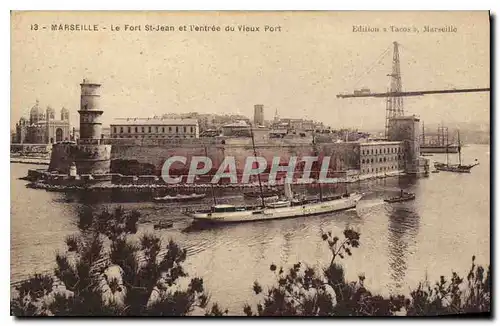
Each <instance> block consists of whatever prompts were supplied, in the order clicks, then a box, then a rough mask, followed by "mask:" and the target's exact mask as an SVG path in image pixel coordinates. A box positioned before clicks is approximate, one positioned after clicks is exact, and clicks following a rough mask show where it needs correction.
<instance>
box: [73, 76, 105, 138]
mask: <svg viewBox="0 0 500 326" xmlns="http://www.w3.org/2000/svg"><path fill="white" fill-rule="evenodd" d="M80 86H81V95H80V110H79V111H78V113H79V114H80V143H81V144H85V143H87V144H96V143H99V140H100V139H101V138H102V122H101V116H102V114H103V111H102V109H101V94H100V88H101V85H100V84H97V83H93V82H90V81H89V80H87V79H84V80H83V82H82V83H81V84H80Z"/></svg>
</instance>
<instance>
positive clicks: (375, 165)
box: [359, 141, 405, 175]
mask: <svg viewBox="0 0 500 326" xmlns="http://www.w3.org/2000/svg"><path fill="white" fill-rule="evenodd" d="M359 147H360V151H359V160H360V170H359V172H360V174H361V175H363V174H372V173H373V174H375V173H389V172H396V171H400V170H404V169H405V150H404V144H403V142H400V141H383V142H380V141H377V142H365V143H360V145H359Z"/></svg>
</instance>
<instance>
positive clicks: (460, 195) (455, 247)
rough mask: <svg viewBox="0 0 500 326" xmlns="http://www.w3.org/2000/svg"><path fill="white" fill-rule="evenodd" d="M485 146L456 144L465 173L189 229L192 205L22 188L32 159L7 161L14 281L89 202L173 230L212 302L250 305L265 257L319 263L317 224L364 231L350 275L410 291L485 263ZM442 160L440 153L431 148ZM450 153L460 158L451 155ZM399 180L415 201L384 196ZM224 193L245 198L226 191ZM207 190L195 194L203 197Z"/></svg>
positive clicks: (41, 261)
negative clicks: (315, 210)
mask: <svg viewBox="0 0 500 326" xmlns="http://www.w3.org/2000/svg"><path fill="white" fill-rule="evenodd" d="M489 150H490V147H489V146H488V145H469V146H467V147H464V148H463V157H464V161H465V163H472V162H473V161H474V159H478V161H479V162H480V165H478V166H476V167H474V168H473V169H472V170H471V173H470V174H467V173H464V174H455V173H450V172H441V173H437V174H433V173H431V174H430V175H429V177H427V178H421V179H413V178H408V177H393V178H386V179H377V180H372V181H364V182H361V183H359V184H353V185H350V186H349V187H350V188H352V189H351V190H360V191H362V192H364V193H366V195H365V196H364V197H363V199H362V200H361V201H360V202H359V204H358V207H357V209H352V210H348V211H344V212H338V213H334V214H327V215H321V216H313V217H302V218H293V219H286V220H274V221H262V222H254V223H245V224H234V225H225V226H219V227H212V228H205V229H200V228H196V229H195V228H191V227H190V225H191V220H190V219H189V218H188V217H186V216H185V215H183V214H182V213H181V208H186V207H189V204H184V203H182V204H178V203H177V204H169V203H153V202H118V201H117V202H106V201H104V202H99V201H97V202H96V201H91V202H90V201H89V202H87V201H86V200H84V199H82V198H79V197H75V196H74V195H67V194H64V193H53V192H46V191H44V190H36V189H29V188H26V183H27V182H26V181H23V180H19V178H20V177H23V176H25V175H26V174H27V170H28V169H30V168H40V167H39V166H35V165H33V166H30V165H27V164H16V163H13V164H11V282H13V281H18V280H22V279H24V278H27V277H28V276H29V275H32V274H34V273H36V272H50V271H52V270H53V268H54V266H55V254H56V253H57V252H61V251H64V250H65V243H64V239H65V237H66V236H67V235H70V234H74V233H76V232H78V228H77V221H78V216H79V213H80V212H82V210H83V209H84V208H91V209H93V210H94V211H95V212H96V213H97V212H100V211H102V210H103V209H104V208H113V207H116V206H122V207H124V208H125V209H136V210H138V211H139V212H141V214H142V215H141V219H140V225H139V232H140V233H145V232H149V233H155V234H157V235H159V236H160V237H161V238H162V239H164V240H165V241H167V240H169V239H173V240H175V241H176V242H178V243H179V244H180V245H181V246H183V247H184V248H186V249H187V250H188V258H187V260H186V263H185V267H186V269H187V271H188V273H189V274H190V276H199V277H203V279H204V284H205V287H206V289H207V290H208V291H209V293H210V295H211V301H212V302H218V303H219V304H220V305H221V306H223V307H225V308H228V309H229V312H230V313H231V314H242V313H243V310H242V309H243V305H244V304H245V303H250V304H254V303H255V302H256V301H255V300H256V297H255V296H254V294H253V291H252V285H253V282H254V281H255V280H259V282H260V283H261V284H263V285H264V288H266V286H269V285H271V284H273V283H274V281H275V277H274V275H273V273H272V272H270V270H269V265H270V264H276V265H278V266H283V267H285V268H288V267H291V266H292V265H293V264H294V263H296V262H299V261H300V262H303V263H305V264H307V265H309V266H316V267H321V266H324V265H325V264H327V263H328V262H329V261H330V258H331V256H330V253H329V251H328V248H327V246H326V244H325V243H324V242H323V241H322V240H321V234H322V232H328V231H331V232H332V233H333V234H335V235H338V236H339V237H342V231H343V229H344V228H345V227H347V226H349V227H353V228H354V229H356V230H357V231H359V232H360V233H361V241H360V242H361V245H360V247H359V248H356V249H354V250H353V255H352V256H351V257H347V258H346V259H344V260H343V261H342V263H343V264H344V266H345V269H346V273H347V278H348V279H350V280H353V281H354V280H356V279H357V276H358V275H359V274H364V275H365V277H366V280H365V284H366V285H367V287H368V288H369V289H370V290H372V292H377V293H381V294H384V295H387V294H390V293H402V294H408V293H409V291H410V290H411V289H412V288H415V286H416V285H417V284H418V282H419V281H422V280H424V279H425V278H427V279H429V280H431V281H435V280H437V279H438V278H439V276H440V275H445V276H451V272H452V271H455V272H458V273H459V274H461V275H462V276H465V275H466V273H467V272H468V268H470V264H471V257H472V256H473V255H475V256H476V261H477V263H479V264H485V265H487V264H489V262H490V165H489V160H490V157H489V155H490V154H489ZM428 158H429V159H430V160H431V162H432V161H440V162H444V161H445V154H434V155H433V156H430V157H428ZM449 159H450V162H453V163H454V162H455V161H457V160H458V157H457V155H456V154H452V155H449ZM400 188H403V189H405V190H406V191H410V192H413V193H415V194H416V199H415V200H414V201H409V202H404V203H394V204H388V203H385V202H384V201H383V199H384V198H387V197H391V196H394V195H398V193H399V189H400ZM220 200H223V201H225V202H243V198H242V197H241V196H240V195H239V194H237V193H233V194H231V195H230V196H225V197H224V198H221V199H220ZM211 203H212V202H211V198H209V196H207V198H206V199H205V200H204V201H203V202H202V204H204V205H210V204H211ZM163 220H169V221H170V220H171V221H173V227H172V228H170V229H165V230H155V229H154V223H155V222H159V221H163Z"/></svg>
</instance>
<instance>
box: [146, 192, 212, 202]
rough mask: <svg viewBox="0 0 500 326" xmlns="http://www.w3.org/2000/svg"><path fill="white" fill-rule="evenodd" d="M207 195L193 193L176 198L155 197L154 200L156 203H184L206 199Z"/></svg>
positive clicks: (167, 196)
mask: <svg viewBox="0 0 500 326" xmlns="http://www.w3.org/2000/svg"><path fill="white" fill-rule="evenodd" d="M206 196H207V195H206V194H196V193H192V194H190V195H181V194H178V195H175V196H169V195H166V196H164V197H154V198H153V200H154V201H155V202H183V201H191V200H200V199H203V198H205V197H206Z"/></svg>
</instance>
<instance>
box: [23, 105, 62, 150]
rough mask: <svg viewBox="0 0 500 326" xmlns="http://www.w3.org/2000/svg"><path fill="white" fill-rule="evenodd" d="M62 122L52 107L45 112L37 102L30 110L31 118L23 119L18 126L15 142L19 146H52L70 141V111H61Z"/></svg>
mask: <svg viewBox="0 0 500 326" xmlns="http://www.w3.org/2000/svg"><path fill="white" fill-rule="evenodd" d="M60 117H61V118H60V120H56V116H55V111H54V109H53V108H51V107H50V106H48V107H47V109H46V110H45V112H43V110H42V109H40V104H39V102H38V101H36V103H35V105H34V106H33V107H32V108H31V110H30V117H29V119H26V118H25V117H21V119H19V122H18V123H17V124H16V134H15V137H14V139H13V140H14V142H15V143H18V144H52V143H55V142H60V141H64V140H69V139H70V126H69V111H68V110H67V109H65V108H62V109H61V112H60Z"/></svg>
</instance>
